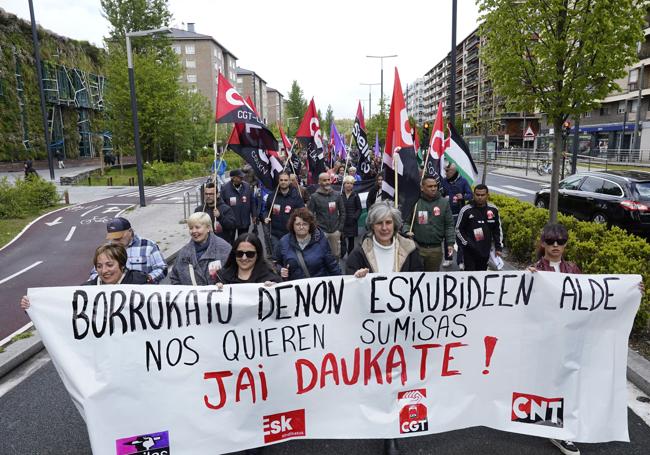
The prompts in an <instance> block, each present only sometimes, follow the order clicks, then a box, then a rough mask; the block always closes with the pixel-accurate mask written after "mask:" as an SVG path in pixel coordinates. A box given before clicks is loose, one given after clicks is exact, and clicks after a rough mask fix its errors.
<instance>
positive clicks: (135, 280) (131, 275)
mask: <svg viewBox="0 0 650 455" xmlns="http://www.w3.org/2000/svg"><path fill="white" fill-rule="evenodd" d="M98 278H99V277H98V276H97V277H95V278H93V279H92V280H88V281H86V282H85V283H83V284H82V286H95V285H96V284H97V280H98ZM102 284H105V283H102ZM120 284H149V281H148V279H147V274H146V273H143V272H140V271H138V270H129V269H126V272H125V273H124V278H123V279H122V282H121V283H120Z"/></svg>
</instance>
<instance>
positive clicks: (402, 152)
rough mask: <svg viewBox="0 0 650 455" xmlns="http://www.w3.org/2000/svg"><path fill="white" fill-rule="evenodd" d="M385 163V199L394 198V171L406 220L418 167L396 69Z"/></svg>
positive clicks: (417, 192)
mask: <svg viewBox="0 0 650 455" xmlns="http://www.w3.org/2000/svg"><path fill="white" fill-rule="evenodd" d="M384 164H385V165H386V166H387V167H388V169H387V170H386V175H385V177H384V181H383V183H382V186H381V188H382V192H383V196H384V198H389V199H393V200H394V198H395V183H396V182H395V172H394V171H395V169H397V174H398V182H397V183H398V184H399V187H398V195H397V198H398V205H399V208H400V210H401V211H402V216H403V217H404V219H405V220H407V219H409V218H408V216H409V214H410V212H411V210H412V208H413V206H414V205H415V203H416V202H417V200H418V198H419V196H420V170H419V168H418V162H417V158H416V156H415V149H414V148H413V136H412V135H411V126H410V125H409V118H408V112H407V111H406V103H405V102H404V94H403V93H402V85H401V82H400V80H399V73H398V72H397V68H395V83H394V85H393V99H392V101H391V103H390V115H389V117H388V127H387V129H386V147H385V150H384Z"/></svg>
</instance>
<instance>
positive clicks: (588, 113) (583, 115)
mask: <svg viewBox="0 0 650 455" xmlns="http://www.w3.org/2000/svg"><path fill="white" fill-rule="evenodd" d="M582 118H591V111H588V112H585V113H583V114H582Z"/></svg>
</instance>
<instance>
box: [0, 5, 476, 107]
mask: <svg viewBox="0 0 650 455" xmlns="http://www.w3.org/2000/svg"><path fill="white" fill-rule="evenodd" d="M33 2H34V11H35V15H36V22H37V23H39V24H40V25H42V26H43V27H45V28H47V29H49V30H52V31H53V32H55V33H57V34H59V35H64V36H69V37H71V38H75V39H80V40H87V41H90V42H91V43H94V44H96V45H99V46H101V45H102V38H103V37H104V36H106V35H107V34H108V29H109V24H108V22H107V21H106V20H105V19H104V18H103V17H102V15H101V7H100V3H99V0H71V1H65V0H33ZM169 6H170V10H171V12H172V14H173V16H174V18H173V21H172V25H173V26H175V27H178V28H184V27H185V26H184V25H183V24H187V23H188V22H194V23H195V24H196V26H195V27H196V32H197V33H203V34H206V35H212V36H213V37H214V38H215V39H216V40H217V41H218V42H220V43H221V44H222V45H224V46H225V47H226V48H227V49H228V50H230V51H231V52H232V53H234V54H235V55H236V56H237V58H238V64H239V66H241V67H243V68H246V69H249V70H253V71H255V72H256V73H257V74H258V75H259V76H260V77H262V78H263V79H264V80H265V81H266V82H267V84H268V85H269V86H270V87H273V88H276V89H278V90H279V91H280V92H282V93H283V94H284V95H285V96H286V95H287V94H288V92H289V89H290V88H291V82H292V81H293V80H294V79H295V80H297V81H298V84H299V85H300V87H301V88H302V90H303V92H304V95H305V98H307V99H308V100H309V99H310V98H311V97H312V96H313V97H314V99H315V102H316V107H317V108H319V109H320V110H321V111H322V112H323V115H324V114H325V111H326V109H327V105H328V104H331V105H332V109H333V110H334V116H335V117H336V118H353V117H354V114H355V112H356V106H357V102H358V101H359V100H362V103H364V102H365V103H367V99H368V87H367V86H362V85H360V83H362V82H364V83H375V82H377V83H378V82H379V81H380V62H379V60H378V59H369V58H366V57H365V56H366V55H389V54H398V57H397V58H390V59H386V60H384V96H387V97H388V99H389V101H390V96H391V93H392V88H393V72H394V67H395V66H397V68H398V70H399V74H400V79H401V82H402V86H403V87H404V88H406V84H407V83H410V82H412V81H413V80H415V79H416V78H417V77H421V76H423V75H424V73H425V72H426V71H428V70H429V69H430V68H431V67H433V65H435V64H436V63H438V62H439V61H440V60H441V59H442V58H443V57H444V56H445V55H446V54H447V53H448V52H449V50H450V48H451V0H435V1H400V0H392V1H387V0H372V1H371V0H367V1H355V0H345V1H343V0H329V1H321V2H311V1H304V0H302V1H300V0H285V1H269V0H242V1H232V0H231V1H214V0H170V1H169ZM0 7H1V8H3V9H5V10H7V11H9V12H11V13H14V14H16V15H18V16H19V17H22V18H25V19H27V20H29V7H28V2H27V0H0ZM477 19H478V9H477V7H476V5H475V3H474V0H458V28H457V42H460V41H462V40H463V39H464V38H465V37H466V36H467V35H468V34H469V33H470V32H472V30H474V29H475V28H476V26H477ZM136 70H137V68H136ZM379 92H380V87H379V86H375V87H372V100H373V108H372V110H373V112H375V113H376V112H377V110H378V107H377V102H378V100H379ZM364 100H365V101H364ZM366 106H367V104H366ZM366 106H364V109H365V107H366ZM366 115H367V111H366Z"/></svg>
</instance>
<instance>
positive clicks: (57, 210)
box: [0, 207, 70, 251]
mask: <svg viewBox="0 0 650 455" xmlns="http://www.w3.org/2000/svg"><path fill="white" fill-rule="evenodd" d="M69 208H70V207H61V208H60V209H56V210H52V211H51V212H48V213H45V214H43V215H41V216H39V217H38V218H36V219H35V220H34V221H32V222H31V223H29V224H28V225H27V226H25V227H24V228H23V230H22V231H20V232H19V233H18V235H17V236H16V237H14V238H13V239H11V241H10V242H9V243H7V244H6V245H5V246H3V247H2V248H0V251H2V250H4V249H5V248H7V247H9V245H11V244H12V243H14V242H15V241H16V240H18V239H19V238H20V237H21V236H22V235H23V234H24V233H25V232H26V231H27V229H29V228H30V227H32V226H33V225H34V224H36V223H38V222H39V221H41V220H42V219H43V218H45V217H46V216H48V215H51V214H53V213H54V212H59V211H61V210H66V209H69Z"/></svg>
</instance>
